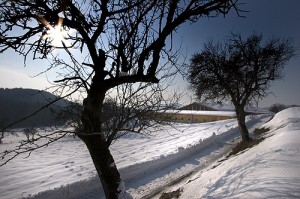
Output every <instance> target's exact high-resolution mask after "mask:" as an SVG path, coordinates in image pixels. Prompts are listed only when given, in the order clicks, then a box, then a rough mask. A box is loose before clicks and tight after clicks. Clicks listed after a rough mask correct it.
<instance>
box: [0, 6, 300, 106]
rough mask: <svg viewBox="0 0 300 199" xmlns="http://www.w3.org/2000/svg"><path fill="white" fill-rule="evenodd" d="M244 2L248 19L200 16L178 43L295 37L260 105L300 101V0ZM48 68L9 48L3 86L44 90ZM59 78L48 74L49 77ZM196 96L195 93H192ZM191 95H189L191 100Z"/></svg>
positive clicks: (0, 68)
mask: <svg viewBox="0 0 300 199" xmlns="http://www.w3.org/2000/svg"><path fill="white" fill-rule="evenodd" d="M241 2H244V3H245V4H244V5H241V6H240V8H241V9H244V10H247V11H249V12H248V13H243V15H244V16H245V17H246V18H240V17H237V15H236V14H235V13H234V12H232V13H231V14H230V15H228V16H226V17H225V18H223V17H218V18H210V19H205V18H204V19H203V18H202V19H200V20H199V21H198V22H197V23H196V24H192V25H190V24H189V23H187V24H185V25H183V26H181V27H180V28H179V29H178V31H177V33H176V34H175V35H173V38H174V42H176V43H180V44H181V46H182V47H181V50H182V52H183V54H185V55H187V58H188V59H189V58H190V56H191V55H192V54H193V53H194V52H196V51H200V50H201V47H202V45H203V43H204V42H206V41H207V40H208V39H214V40H222V39H224V37H225V36H226V35H228V34H229V33H230V32H235V33H241V34H242V35H244V36H247V35H249V34H251V33H253V32H254V31H255V32H257V33H263V35H264V37H265V38H268V37H270V36H275V37H280V38H292V39H293V40H294V46H295V48H296V50H297V51H296V53H297V54H298V55H297V56H296V57H294V58H293V59H292V60H291V61H290V62H289V63H288V65H287V66H286V69H285V79H284V80H279V81H277V82H274V83H273V86H272V87H271V90H270V91H272V92H273V93H274V95H270V96H269V97H267V98H266V99H264V100H263V101H261V103H260V106H262V107H264V106H269V105H271V104H274V103H284V104H300V92H299V85H300V78H299V77H298V76H299V74H300V55H299V54H300V51H299V50H300V26H299V21H300V12H299V8H300V1H299V0H285V1H283V0H242V1H241ZM45 67H47V62H39V61H38V62H36V61H34V62H28V63H27V66H26V67H24V65H23V59H22V57H20V56H19V55H18V54H16V53H14V52H12V51H8V52H6V53H3V54H0V87H4V88H13V87H23V88H36V89H43V88H45V87H46V86H47V84H48V82H47V77H46V76H45V75H41V76H38V77H35V78H31V76H34V75H36V74H37V73H39V72H40V71H42V70H43V69H45ZM52 77H55V75H54V74H48V78H50V81H51V78H52ZM186 85H187V84H186V81H185V80H183V79H182V78H181V77H178V78H177V79H176V85H175V86H177V87H179V88H180V89H181V90H186ZM190 95H192V94H190ZM188 98H189V97H187V99H188ZM185 102H186V103H187V101H185Z"/></svg>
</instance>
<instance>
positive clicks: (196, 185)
mask: <svg viewBox="0 0 300 199" xmlns="http://www.w3.org/2000/svg"><path fill="white" fill-rule="evenodd" d="M263 127H266V128H268V127H269V128H271V130H270V132H269V134H268V138H266V139H265V140H264V141H263V142H261V143H260V144H259V145H257V146H255V147H253V148H251V149H249V150H247V151H246V152H244V153H242V154H239V155H236V156H235V157H231V158H229V159H228V160H225V161H223V162H222V163H221V164H220V163H218V164H220V165H218V164H216V165H214V166H212V167H210V168H208V169H207V170H204V171H201V172H199V173H197V174H196V175H194V176H193V177H191V178H190V179H188V180H187V181H185V182H182V183H181V184H178V185H177V186H176V187H175V186H174V187H172V188H170V189H169V191H172V190H177V189H179V188H180V189H181V190H183V193H182V194H181V197H180V198H184V199H185V198H191V199H193V198H195V199H196V198H300V166H299V165H300V108H299V107H298V108H289V109H286V110H283V111H282V112H279V113H277V114H276V115H275V116H274V118H273V119H272V120H271V121H269V122H267V123H266V124H264V125H263Z"/></svg>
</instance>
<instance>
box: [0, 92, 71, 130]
mask: <svg viewBox="0 0 300 199" xmlns="http://www.w3.org/2000/svg"><path fill="white" fill-rule="evenodd" d="M54 99H57V96H55V95H53V94H51V93H49V92H46V91H39V90H34V89H22V88H14V89H3V88H0V129H2V128H4V127H6V126H7V125H10V124H12V123H14V122H16V121H18V120H20V119H22V118H25V117H26V116H28V115H30V114H32V113H33V112H35V111H37V110H38V109H40V108H41V107H43V106H45V105H47V104H49V102H50V101H52V100H54ZM69 103H70V102H69V101H67V100H64V99H62V100H59V101H57V102H55V103H54V104H52V105H49V106H48V107H47V108H45V109H43V110H42V111H40V112H39V113H37V114H35V115H34V116H32V117H30V118H28V119H26V120H24V121H21V122H19V123H16V124H15V125H13V127H12V128H25V127H47V126H53V125H61V124H63V123H65V122H66V121H64V119H62V118H61V117H60V119H59V120H58V117H57V115H58V114H59V113H60V112H61V111H62V110H64V108H65V107H66V106H68V104H69Z"/></svg>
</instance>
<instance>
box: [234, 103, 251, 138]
mask: <svg viewBox="0 0 300 199" xmlns="http://www.w3.org/2000/svg"><path fill="white" fill-rule="evenodd" d="M236 115H237V121H238V125H239V129H240V133H241V136H242V141H244V142H248V141H251V138H250V135H249V131H248V129H247V126H246V113H245V111H244V106H242V107H236Z"/></svg>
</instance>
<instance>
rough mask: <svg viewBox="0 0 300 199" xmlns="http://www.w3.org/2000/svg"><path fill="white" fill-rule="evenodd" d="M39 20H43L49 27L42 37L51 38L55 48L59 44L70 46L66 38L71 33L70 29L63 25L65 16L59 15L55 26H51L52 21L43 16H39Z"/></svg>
mask: <svg viewBox="0 0 300 199" xmlns="http://www.w3.org/2000/svg"><path fill="white" fill-rule="evenodd" d="M38 20H39V21H40V22H42V23H43V24H44V25H45V26H46V28H47V30H46V32H45V33H44V34H43V35H42V38H41V39H44V40H45V39H50V40H51V46H52V47H54V48H56V47H59V46H66V47H68V46H70V44H69V43H68V41H67V40H66V38H67V36H68V34H69V29H66V28H64V27H63V26H62V24H63V18H61V17H59V19H58V23H57V25H55V26H54V27H53V26H51V25H50V23H49V22H48V21H47V20H46V19H45V18H44V17H42V16H40V17H38Z"/></svg>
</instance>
